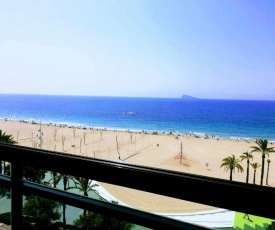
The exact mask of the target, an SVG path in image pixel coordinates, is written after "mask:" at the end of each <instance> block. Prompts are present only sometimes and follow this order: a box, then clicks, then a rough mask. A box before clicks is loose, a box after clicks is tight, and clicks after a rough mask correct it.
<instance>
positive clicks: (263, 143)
mask: <svg viewBox="0 0 275 230" xmlns="http://www.w3.org/2000/svg"><path fill="white" fill-rule="evenodd" d="M256 143H257V145H258V146H252V147H251V148H252V149H253V150H252V151H251V153H253V152H259V153H261V154H262V172H261V185H263V179H264V163H265V155H268V156H269V153H271V152H275V150H274V148H273V147H272V148H268V147H267V145H268V141H267V140H266V139H265V140H258V141H257V142H256Z"/></svg>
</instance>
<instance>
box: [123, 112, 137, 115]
mask: <svg viewBox="0 0 275 230" xmlns="http://www.w3.org/2000/svg"><path fill="white" fill-rule="evenodd" d="M123 114H127V115H132V114H136V112H123Z"/></svg>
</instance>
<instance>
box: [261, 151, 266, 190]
mask: <svg viewBox="0 0 275 230" xmlns="http://www.w3.org/2000/svg"><path fill="white" fill-rule="evenodd" d="M264 162H265V154H262V173H261V185H263V180H264Z"/></svg>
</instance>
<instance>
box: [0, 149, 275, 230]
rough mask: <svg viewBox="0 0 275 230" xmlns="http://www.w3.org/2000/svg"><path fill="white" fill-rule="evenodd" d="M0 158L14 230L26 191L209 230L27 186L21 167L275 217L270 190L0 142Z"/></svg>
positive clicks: (143, 220) (156, 223)
mask: <svg viewBox="0 0 275 230" xmlns="http://www.w3.org/2000/svg"><path fill="white" fill-rule="evenodd" d="M0 159H1V160H2V161H8V162H10V163H11V177H7V176H4V175H1V176H0V186H1V187H6V188H10V189H11V213H12V214H11V215H12V216H11V217H12V229H15V230H17V229H21V227H22V203H23V194H28V193H31V194H34V195H38V196H42V197H45V198H49V199H52V200H55V201H59V202H62V203H66V204H69V205H72V206H75V207H79V208H83V209H84V208H85V209H90V210H93V211H95V212H98V213H101V214H103V215H108V216H113V217H119V218H121V217H122V218H123V220H125V221H128V222H131V223H135V224H138V225H141V226H145V227H149V228H153V229H159V228H161V229H189V230H192V229H207V228H205V227H201V226H197V225H192V224H189V223H185V222H182V221H177V220H173V219H170V218H166V217H162V216H158V215H155V214H152V213H147V212H143V211H139V210H136V209H132V208H128V207H124V206H119V205H116V204H112V203H106V202H102V201H99V200H95V199H92V198H89V197H84V196H81V195H76V194H72V193H69V192H65V191H61V190H57V189H54V188H51V187H48V186H43V185H40V184H34V183H31V182H27V181H25V180H23V179H22V173H23V170H22V169H23V166H24V165H28V166H32V167H36V168H43V169H47V170H50V171H56V172H59V173H64V174H68V175H74V176H79V177H85V178H92V179H93V180H97V181H101V182H106V183H109V184H114V185H119V186H124V187H129V188H133V189H138V190H142V191H147V192H151V193H155V194H160V195H164V196H168V197H173V198H178V199H182V200H188V201H192V202H196V203H201V204H206V205H210V206H215V207H219V208H225V209H229V210H234V211H239V212H243V213H250V214H253V215H258V216H263V217H268V218H272V219H275V213H274V212H273V211H272V210H273V207H275V199H274V197H275V189H274V188H271V187H265V186H258V185H252V184H245V183H240V182H233V181H229V180H222V179H216V178H210V177H205V176H198V175H192V174H187V173H179V172H175V171H168V170H162V169H155V168H149V167H142V166H136V165H130V164H125V163H117V162H111V161H107V160H99V159H93V158H87V157H80V156H75V155H71V154H64V153H59V152H53V151H46V150H38V149H33V148H27V147H21V146H13V145H3V144H0Z"/></svg>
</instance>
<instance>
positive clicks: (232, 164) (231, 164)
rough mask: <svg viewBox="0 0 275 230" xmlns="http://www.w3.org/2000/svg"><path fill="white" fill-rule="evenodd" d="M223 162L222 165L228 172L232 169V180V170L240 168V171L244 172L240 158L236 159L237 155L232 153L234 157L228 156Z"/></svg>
mask: <svg viewBox="0 0 275 230" xmlns="http://www.w3.org/2000/svg"><path fill="white" fill-rule="evenodd" d="M222 162H223V163H222V164H221V166H220V167H224V170H225V171H226V172H227V171H228V170H230V180H232V172H233V171H235V169H237V170H238V172H239V171H240V172H243V167H242V166H241V165H240V163H239V162H240V160H239V159H236V157H235V155H233V154H232V157H226V158H224V159H223V160H222Z"/></svg>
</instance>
